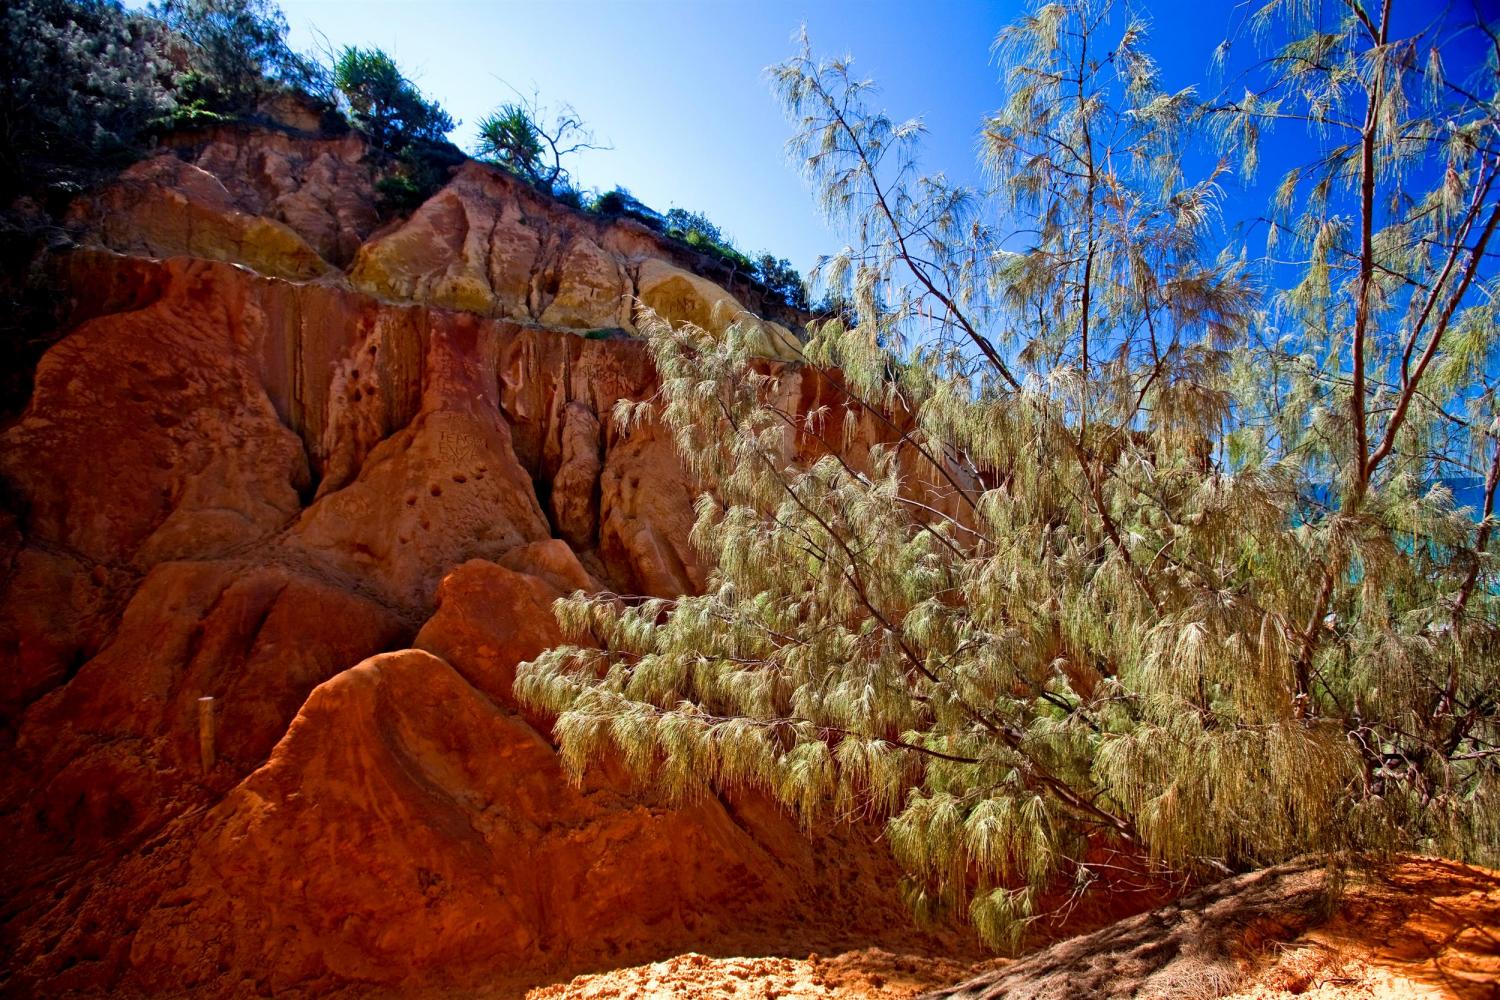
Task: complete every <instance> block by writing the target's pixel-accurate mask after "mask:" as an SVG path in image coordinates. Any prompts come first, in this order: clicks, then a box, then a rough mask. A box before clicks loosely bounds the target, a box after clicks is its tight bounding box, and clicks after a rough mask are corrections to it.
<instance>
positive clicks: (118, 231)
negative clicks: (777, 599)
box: [0, 130, 909, 995]
mask: <svg viewBox="0 0 1500 1000" xmlns="http://www.w3.org/2000/svg"><path fill="white" fill-rule="evenodd" d="M375 176H376V171H375V168H374V167H373V166H372V165H371V161H370V159H369V157H368V156H367V155H366V150H365V149H364V147H363V146H362V145H361V144H360V143H359V142H358V140H356V139H354V138H343V139H325V138H318V137H314V136H310V135H302V134H297V133H294V132H288V133H283V132H276V131H256V132H249V131H234V130H228V131H220V132H214V133H208V134H199V135H197V136H195V137H187V138H183V139H181V140H179V141H178V142H176V143H174V144H173V145H172V147H171V148H169V149H168V150H167V151H165V152H163V153H162V154H161V155H160V156H158V157H156V158H154V159H151V160H148V161H145V162H143V163H140V164H138V165H136V166H135V167H133V168H131V169H130V170H128V171H126V173H125V174H124V175H122V176H121V177H120V178H119V179H118V181H117V182H116V183H114V184H113V185H111V186H109V187H108V188H107V189H105V190H103V191H100V192H95V193H93V194H91V195H90V196H87V197H85V198H83V199H81V200H80V201H79V202H78V203H77V204H75V205H74V206H73V208H72V210H71V212H70V215H69V221H70V222H71V224H73V225H74V226H75V227H76V231H77V232H78V234H79V237H80V243H81V244H82V245H81V246H80V247H79V248H78V249H76V250H73V251H72V252H70V253H67V254H66V255H63V256H61V257H59V258H58V259H57V260H55V261H54V262H53V265H52V266H53V267H54V268H55V270H56V273H57V275H58V277H59V280H60V281H61V282H62V284H63V285H64V287H65V288H66V289H67V293H68V296H69V310H70V319H69V320H68V322H67V324H66V326H67V332H66V336H64V337H63V338H62V339H61V340H60V341H59V342H58V343H57V344H56V345H55V346H54V347H53V348H52V349H51V350H50V351H49V352H48V353H47V354H46V356H45V357H44V358H43V360H42V362H41V364H40V366H39V368H38V370H37V372H36V379H35V389H34V392H33V395H32V398H31V400H30V403H29V405H28V406H27V408H26V410H25V412H24V413H22V414H21V415H20V416H19V417H18V418H17V419H16V420H14V421H13V422H12V423H11V424H10V425H8V426H6V427H5V428H4V430H3V433H0V476H3V480H4V493H3V497H4V502H5V506H6V509H5V510H4V511H3V512H0V567H3V569H4V571H5V572H4V576H3V585H0V725H3V727H4V729H3V736H0V739H3V740H4V742H5V744H6V746H5V754H6V758H7V761H8V765H7V767H6V768H5V771H4V775H3V777H0V843H4V844H5V845H6V850H5V852H4V855H3V857H0V885H3V887H4V897H5V899H6V903H5V909H4V911H3V917H0V920H3V929H0V949H3V950H4V951H5V952H6V953H7V954H8V955H9V956H10V957H9V960H8V964H7V968H6V971H5V972H4V973H3V975H4V976H5V978H4V979H3V980H0V990H4V991H5V992H7V993H13V994H18V995H27V994H35V995H42V994H47V995H53V994H56V993H58V992H62V991H66V990H79V991H84V992H109V993H122V992H124V993H128V992H134V991H145V992H174V991H178V990H190V991H195V992H202V993H206V994H210V995H240V994H246V995H250V994H266V993H272V992H274V993H277V994H285V993H298V992H308V993H324V992H328V991H331V990H337V989H345V988H347V989H366V988H376V987H396V988H405V989H408V990H409V989H411V988H413V987H415V986H416V985H418V984H420V985H421V987H422V989H424V990H429V991H430V990H436V989H439V988H453V989H465V990H467V989H474V988H480V987H483V988H485V989H498V990H501V991H502V992H503V991H504V990H506V989H509V988H512V987H516V986H519V985H520V984H533V983H537V982H545V981H548V980H550V979H556V978H558V977H560V976H566V975H571V974H573V973H576V972H580V971H586V970H590V969H595V968H602V967H608V966H614V965H619V964H626V963H629V962H633V961H643V960H649V959H653V958H659V957H663V956H665V955H668V954H672V953H674V952H677V951H682V950H686V949H697V950H714V949H725V948H734V947H756V948H761V949H774V948H776V947H779V946H784V944H785V943H786V942H787V941H789V940H790V938H789V935H790V934H792V933H793V932H795V941H796V944H797V946H798V947H800V948H802V949H806V948H808V947H820V948H827V947H836V946H839V945H841V944H859V945H865V944H869V943H878V942H880V941H882V940H888V939H891V938H892V937H893V936H894V935H902V936H908V937H909V932H907V931H905V930H904V928H905V926H906V919H907V918H906V915H905V913H904V911H903V910H902V908H901V907H900V905H899V903H898V902H897V901H896V898H895V892H894V883H895V875H894V873H893V872H892V871H891V870H890V869H889V868H888V867H886V862H884V861H883V859H884V852H883V851H882V850H880V849H879V848H878V847H875V848H874V849H871V846H870V843H869V841H870V838H871V837H872V834H871V832H870V831H869V830H867V829H863V828H859V829H855V828H851V829H845V830H841V831H838V832H837V833H835V834H834V835H831V836H829V837H826V838H823V839H819V840H810V839H808V838H807V837H805V836H804V835H802V834H801V833H800V832H799V831H798V830H797V828H796V826H795V824H793V823H792V822H791V821H790V820H789V818H788V817H786V816H785V815H783V814H781V813H780V812H779V811H777V810H775V809H772V808H770V807H768V806H767V805H766V804H765V803H763V802H761V801H759V800H757V799H755V798H753V797H741V798H738V799H735V800H725V799H721V798H718V797H714V796H711V795H710V796H706V797H705V798H704V799H703V800H702V801H701V802H700V803H698V804H697V805H694V806H692V807H689V808H672V807H669V806H668V805H667V804H665V803H663V802H661V801H659V800H658V799H657V798H656V797H655V796H654V795H653V794H652V793H651V792H650V791H649V790H643V789H639V788H634V787H631V786H630V785H629V784H627V783H626V782H625V781H624V780H623V779H622V778H621V777H620V776H619V775H617V774H614V773H612V772H611V771H610V770H609V769H608V768H605V769H603V770H601V771H599V772H598V773H595V774H591V775H590V776H589V777H588V778H587V779H586V780H585V781H584V783H583V784H582V785H581V786H575V785H572V784H570V783H569V781H568V779H567V777H566V776H565V774H564V773H563V771H562V769H561V767H560V765H559V761H558V758H557V756H556V755H555V753H554V752H553V749H552V747H551V745H550V744H549V743H548V738H547V731H546V726H545V720H540V719H534V718H527V717H526V716H524V715H522V714H520V713H519V712H518V711H517V710H516V708H515V706H514V702H513V699H512V696H511V692H510V684H511V680H512V678H513V676H514V670H515V666H516V664H517V663H518V662H520V661H521V660H523V659H526V658H528V657H530V656H533V655H535V654H536V653H537V652H538V651H540V650H541V649H543V648H545V647H546V646H548V645H549V644H551V643H554V642H556V641H557V640H558V634H557V631H556V627H555V625H554V623H553V620H552V618H551V613H550V610H549V606H550V603H551V601H552V600H553V599H555V598H556V597H557V596H559V595H561V594H563V593H566V592H569V591H572V590H574V589H577V588H584V589H597V588H601V587H607V588H611V589H614V590H617V591H619V592H622V593H638V594H657V595H673V594H678V593H683V592H687V591H690V590H692V589H694V588H696V587H699V586H701V585H702V583H703V580H704V568H703V566H702V565H700V563H699V561H698V559H697V557H696V556H695V554H694V553H693V551H692V550H691V549H690V547H689V546H688V543H687V534H688V532H687V529H688V526H689V524H690V523H691V516H692V509H691V502H692V497H693V495H694V493H695V490H696V487H695V486H694V484H692V483H690V482H689V481H688V478H687V476H686V475H685V474H684V472H683V470H682V468H681V466H680V464H679V463H678V461H677V458H676V456H675V454H674V452H673V450H672V447H671V444H670V442H669V441H668V439H667V438H666V436H665V435H664V434H663V433H661V432H659V431H657V430H654V429H653V428H650V427H649V426H648V427H645V428H643V429H640V430H638V431H636V432H633V433H632V434H631V435H629V436H624V435H622V434H621V433H620V432H619V431H618V430H617V429H616V428H615V427H614V425H613V423H612V421H611V420H610V419H609V413H610V411H611V408H612V406H613V404H614V403H615V401H616V400H618V399H620V398H622V397H623V398H631V399H641V398H645V397H646V396H648V395H649V394H651V393H652V391H653V389H654V379H655V375H654V373H653V371H652V368H651V366H650V363H649V360H648V358H647V356H646V353H645V351H644V349H643V347H642V345H640V344H639V343H638V342H635V341H633V340H631V339H629V334H630V333H631V332H633V330H634V325H635V309H636V308H638V307H637V306H636V305H635V304H634V303H636V302H641V303H645V305H646V306H648V307H650V308H652V309H654V310H656V311H657V312H659V313H660V314H662V315H664V316H666V317H667V318H669V319H673V320H692V321H694V322H697V323H700V324H705V325H713V324H717V323H723V322H727V321H728V320H729V319H732V318H734V317H735V316H736V315H743V313H744V311H745V307H744V306H743V305H742V304H741V301H740V299H739V298H737V297H736V295H734V294H731V293H730V292H729V291H726V290H725V289H724V288H721V287H719V286H718V285H715V284H714V283H713V282H711V281H710V280H708V278H706V277H705V276H704V275H703V274H700V273H697V271H699V270H702V268H696V269H695V266H694V261H693V260H692V258H691V255H688V254H685V252H684V251H682V250H681V249H680V248H676V247H674V246H672V245H670V244H668V243H665V242H664V241H662V240H661V239H660V238H658V237H657V236H655V235H654V234H652V233H651V232H650V231H648V230H646V229H644V228H643V227H640V226H637V225H634V224H633V223H618V224H609V223H605V222H601V221H599V220H596V219H593V218H590V217H588V216H585V215H582V214H580V213H576V212H572V211H570V210H567V209H565V208H563V207H561V206H558V205H556V204H554V203H552V202H550V201H549V200H547V199H545V198H543V197H541V196H540V195H538V194H536V193H535V192H534V191H531V190H530V189H528V188H525V187H524V186H522V185H519V184H518V183H516V182H515V181H513V180H512V179H510V178H508V177H507V176H505V175H503V174H500V173H498V172H496V171H494V170H491V169H489V168H487V167H483V166H481V165H478V164H468V165H466V166H464V167H462V168H460V169H459V170H458V171H456V173H455V175H454V177H453V179H452V181H451V182H450V183H449V185H448V186H447V187H445V188H444V189H443V190H441V191H439V192H438V193H437V194H436V195H435V196H434V197H433V198H432V199H430V200H429V201H428V202H427V203H426V204H425V205H423V206H422V207H421V208H419V209H418V210H417V211H416V212H414V213H413V214H412V215H411V216H410V217H409V218H405V219H399V220H396V221H394V222H392V223H390V224H388V225H385V226H384V227H381V226H380V220H379V218H378V215H377V212H376V210H375V199H374V194H373V184H374V181H375ZM739 294H740V295H742V296H744V297H745V299H746V301H750V300H751V295H750V292H749V291H747V290H746V289H739ZM762 328H763V331H764V334H765V337H766V350H767V353H768V354H775V353H778V352H779V351H781V350H783V349H784V345H785V344H786V343H788V339H787V338H789V336H790V335H789V334H788V332H787V331H786V329H785V328H784V327H782V326H780V325H778V324H774V323H770V322H765V323H763V324H762ZM601 331H602V332H601ZM584 334H588V336H584ZM778 345H781V346H778ZM788 384H789V385H790V386H791V387H792V391H794V392H796V393H800V396H801V399H800V405H802V406H803V407H805V408H807V409H811V408H813V407H817V406H820V405H824V404H829V405H834V406H836V405H837V403H838V400H837V396H836V393H835V392H834V391H833V390H832V388H831V387H830V386H829V384H828V383H827V382H826V381H825V380H824V379H822V377H820V376H816V375H814V374H812V373H806V374H802V373H797V372H796V371H793V372H792V373H791V374H790V375H789V376H788ZM856 437H857V439H858V440H857V443H856V444H855V446H854V447H855V449H856V450H858V449H860V448H863V447H868V445H869V444H870V443H871V442H873V441H874V440H876V439H877V438H878V437H879V433H878V429H877V428H868V429H867V433H865V434H864V435H863V436H862V437H860V436H858V435H857V436H856ZM201 697H212V698H214V699H215V704H216V706H217V716H218V737H217V746H216V760H215V762H214V763H213V765H212V767H211V768H210V769H209V770H207V771H204V770H203V769H202V767H201V765H200V760H199V743H198V728H197V727H198V713H199V707H198V706H199V702H198V699H199V698H201ZM851 847H855V848H858V849H856V850H850V848H851Z"/></svg>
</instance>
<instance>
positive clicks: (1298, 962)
mask: <svg viewBox="0 0 1500 1000" xmlns="http://www.w3.org/2000/svg"><path fill="white" fill-rule="evenodd" d="M1005 965H1006V962H1005V961H1004V960H1000V959H997V960H994V961H990V962H982V963H979V964H977V965H976V964H969V963H964V962H958V961H953V960H950V959H944V958H935V957H931V956H923V955H900V954H893V953H891V952H887V951H881V950H879V949H867V950H865V951H857V952H847V953H845V954H841V955H836V956H833V957H828V958H823V957H820V956H817V955H810V956H808V957H807V958H805V959H804V958H749V957H747V958H710V957H708V956H705V955H697V954H687V955H679V956H677V957H675V958H670V959H667V960H665V961H662V962H655V963H652V964H650V965H641V966H636V967H634V968H628V969H617V970H614V971H611V972H603V973H598V974H596V975H588V976H579V977H578V978H576V979H574V980H573V981H572V982H569V983H562V984H559V985H555V986H547V987H541V988H538V989H534V990H532V991H531V992H529V993H528V994H526V997H527V1000H654V998H669V997H684V998H690V1000H692V998H704V1000H706V998H716V1000H718V998H724V1000H750V998H755V1000H783V998H784V1000H804V998H807V1000H811V998H825V1000H826V998H840V1000H855V998H869V1000H908V998H911V997H915V996H917V995H919V994H921V993H923V992H925V991H927V990H933V989H938V988H941V987H945V986H951V985H953V984H955V983H958V982H961V981H963V980H966V979H969V978H971V977H973V976H976V975H980V974H982V973H984V972H989V971H992V970H997V969H1001V968H1003V967H1004V966H1005ZM1225 987H1226V988H1225V989H1209V990H1208V991H1207V992H1205V993H1203V994H1202V995H1203V996H1204V997H1212V996H1223V997H1232V998H1234V1000H1285V998H1290V997H1306V998H1312V1000H1426V998H1456V1000H1500V874H1497V873H1493V872H1486V871H1484V870H1482V869H1477V868H1471V867H1468V866H1465V865H1460V864H1456V863H1454V862H1448V861H1442V860H1435V859H1411V860H1408V861H1404V862H1402V863H1401V864H1399V865H1396V866H1394V867H1392V868H1390V869H1388V870H1387V871H1385V872H1383V873H1381V874H1379V875H1375V876H1370V877H1368V878H1367V879H1365V880H1363V881H1361V882H1360V884H1358V885H1357V886H1355V887H1353V888H1352V889H1351V890H1350V891H1349V892H1348V893H1347V895H1346V896H1345V897H1344V898H1343V900H1342V901H1341V903H1340V904H1339V905H1338V907H1337V909H1336V912H1335V914H1334V915H1333V917H1332V918H1331V919H1329V920H1327V921H1326V922H1324V923H1322V924H1321V925H1320V926H1317V927H1315V928H1313V929H1312V930H1309V931H1307V932H1304V933H1302V934H1300V935H1298V936H1296V937H1294V938H1292V939H1291V940H1286V941H1274V942H1269V943H1267V944H1265V945H1264V947H1263V948H1262V949H1260V950H1259V951H1258V953H1257V957H1256V960H1254V961H1253V962H1251V963H1248V964H1247V966H1246V968H1245V969H1244V976H1243V978H1241V979H1240V981H1239V982H1237V983H1234V984H1232V985H1231V984H1225ZM1226 990H1227V991H1226Z"/></svg>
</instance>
